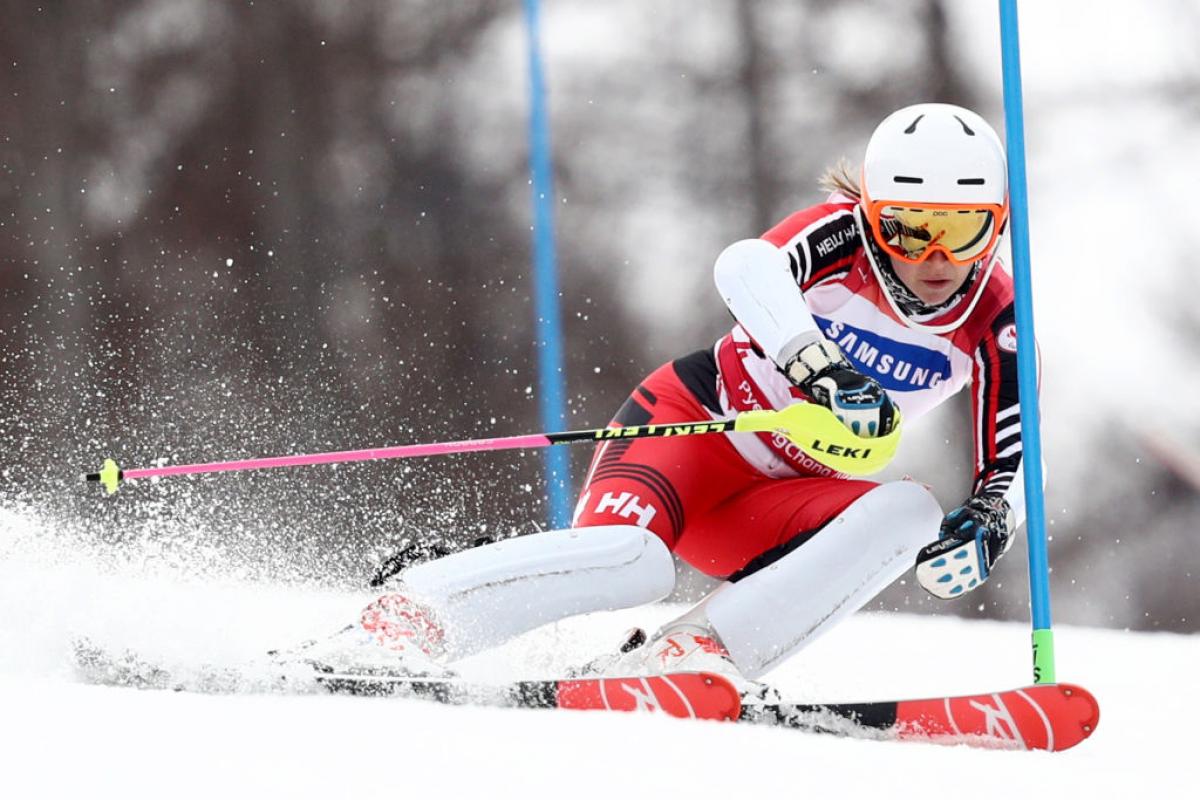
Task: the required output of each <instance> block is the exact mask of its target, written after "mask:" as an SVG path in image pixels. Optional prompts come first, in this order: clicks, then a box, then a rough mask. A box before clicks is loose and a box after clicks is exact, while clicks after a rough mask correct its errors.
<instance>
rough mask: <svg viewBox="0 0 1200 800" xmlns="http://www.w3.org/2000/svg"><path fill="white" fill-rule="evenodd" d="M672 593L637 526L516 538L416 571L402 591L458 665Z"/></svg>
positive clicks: (653, 543)
mask: <svg viewBox="0 0 1200 800" xmlns="http://www.w3.org/2000/svg"><path fill="white" fill-rule="evenodd" d="M674 587H675V564H674V561H672V559H671V553H670V551H669V550H668V549H667V546H666V545H665V544H663V542H662V540H661V539H659V538H658V537H657V536H655V535H654V534H653V533H650V532H649V531H647V530H645V529H644V528H639V527H637V526H636V525H598V526H595V527H587V528H572V529H569V530H559V531H547V532H545V533H535V534H531V535H529V536H520V537H517V538H515V539H507V540H504V541H500V542H495V543H493V544H489V545H485V546H483V547H477V548H474V549H472V550H466V551H463V552H461V553H455V554H453V555H450V556H447V557H445V558H440V559H438V560H436V561H430V562H427V563H425V564H419V565H417V566H415V567H413V568H411V569H409V570H407V571H406V572H405V573H404V574H403V576H402V583H401V589H400V591H401V592H405V593H409V594H411V595H412V596H413V597H414V598H416V599H418V600H419V601H421V602H423V603H425V604H426V605H427V606H429V608H430V609H431V610H432V611H433V612H434V614H435V615H436V616H437V617H438V620H439V622H441V624H442V625H443V627H444V628H445V630H446V646H447V650H448V652H449V655H450V656H451V657H453V658H461V657H463V656H466V655H469V654H471V653H473V652H477V651H479V650H482V649H485V648H487V647H491V646H493V645H496V644H499V643H500V642H503V641H505V640H506V639H509V638H512V637H513V636H516V635H519V634H521V633H524V632H526V631H528V630H532V629H533V628H536V627H538V626H540V625H544V624H546V623H549V622H555V621H557V620H560V619H564V618H566V617H570V616H574V615H576V614H585V613H588V612H592V611H609V610H614V609H618V608H628V607H630V606H636V605H642V604H643V603H650V602H653V601H655V600H660V599H662V598H663V597H666V596H667V595H668V594H670V593H671V590H672V589H674Z"/></svg>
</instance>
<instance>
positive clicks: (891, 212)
mask: <svg viewBox="0 0 1200 800" xmlns="http://www.w3.org/2000/svg"><path fill="white" fill-rule="evenodd" d="M879 228H880V237H879V238H880V239H881V243H882V244H883V245H884V246H885V247H888V248H889V249H891V250H892V251H893V252H895V253H897V254H901V255H904V256H907V257H908V258H910V259H914V260H920V259H922V258H924V257H925V255H926V253H927V251H928V250H929V248H930V247H933V246H934V245H937V246H938V247H940V248H942V249H943V250H945V251H946V252H947V253H948V254H949V255H950V257H951V258H952V259H953V260H955V261H957V262H959V263H962V264H969V263H971V262H972V261H975V260H976V259H977V258H979V257H980V256H981V255H983V253H984V252H985V251H986V250H987V248H988V246H989V245H990V244H991V243H992V240H993V238H994V236H993V234H994V233H995V230H996V215H995V213H994V212H993V211H992V210H991V209H987V208H966V209H964V208H920V207H917V208H912V207H909V206H899V205H893V206H884V207H883V208H882V209H880V212H879Z"/></svg>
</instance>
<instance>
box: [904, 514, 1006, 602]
mask: <svg viewBox="0 0 1200 800" xmlns="http://www.w3.org/2000/svg"><path fill="white" fill-rule="evenodd" d="M1015 529H1016V517H1015V515H1014V514H1013V511H1012V509H1011V508H1010V507H1009V505H1008V502H1007V501H1006V500H1005V499H1004V498H1002V497H996V496H995V495H975V496H974V497H972V498H971V499H970V500H967V502H965V503H963V504H962V505H961V506H959V507H958V508H956V509H954V510H953V511H951V512H950V513H949V514H947V515H946V517H945V519H943V520H942V528H941V531H940V532H939V534H938V540H937V541H936V542H934V543H933V544H931V545H928V546H926V547H923V548H921V552H920V553H918V554H917V582H918V583H920V584H921V586H922V587H923V588H924V589H925V591H927V592H929V593H930V594H932V595H933V596H935V597H940V598H942V599H943V600H948V599H950V598H952V597H958V596H960V595H964V594H966V593H967V592H969V591H971V590H972V589H977V588H978V587H979V586H980V585H982V584H983V582H984V581H986V580H987V579H988V575H990V574H991V572H992V567H993V566H994V565H995V563H996V562H997V561H998V560H999V559H1000V556H1002V555H1004V554H1005V553H1007V552H1008V549H1009V548H1010V547H1012V543H1013V533H1014V532H1015Z"/></svg>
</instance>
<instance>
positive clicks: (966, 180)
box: [958, 178, 987, 186]
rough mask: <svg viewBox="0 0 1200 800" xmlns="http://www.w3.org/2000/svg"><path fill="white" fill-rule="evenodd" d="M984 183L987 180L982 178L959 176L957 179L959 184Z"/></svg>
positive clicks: (977, 184)
mask: <svg viewBox="0 0 1200 800" xmlns="http://www.w3.org/2000/svg"><path fill="white" fill-rule="evenodd" d="M985 183H987V181H985V180H984V179H983V178H959V179H958V185H959V186H983V184H985Z"/></svg>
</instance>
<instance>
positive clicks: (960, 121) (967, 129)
mask: <svg viewBox="0 0 1200 800" xmlns="http://www.w3.org/2000/svg"><path fill="white" fill-rule="evenodd" d="M954 118H955V119H956V120H958V124H959V125H962V126H963V133H965V134H966V135H967V136H974V135H975V131H973V130H971V129H970V128H968V127H967V123H965V122H963V121H962V117H960V116H959V115H958V114H955V115H954Z"/></svg>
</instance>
